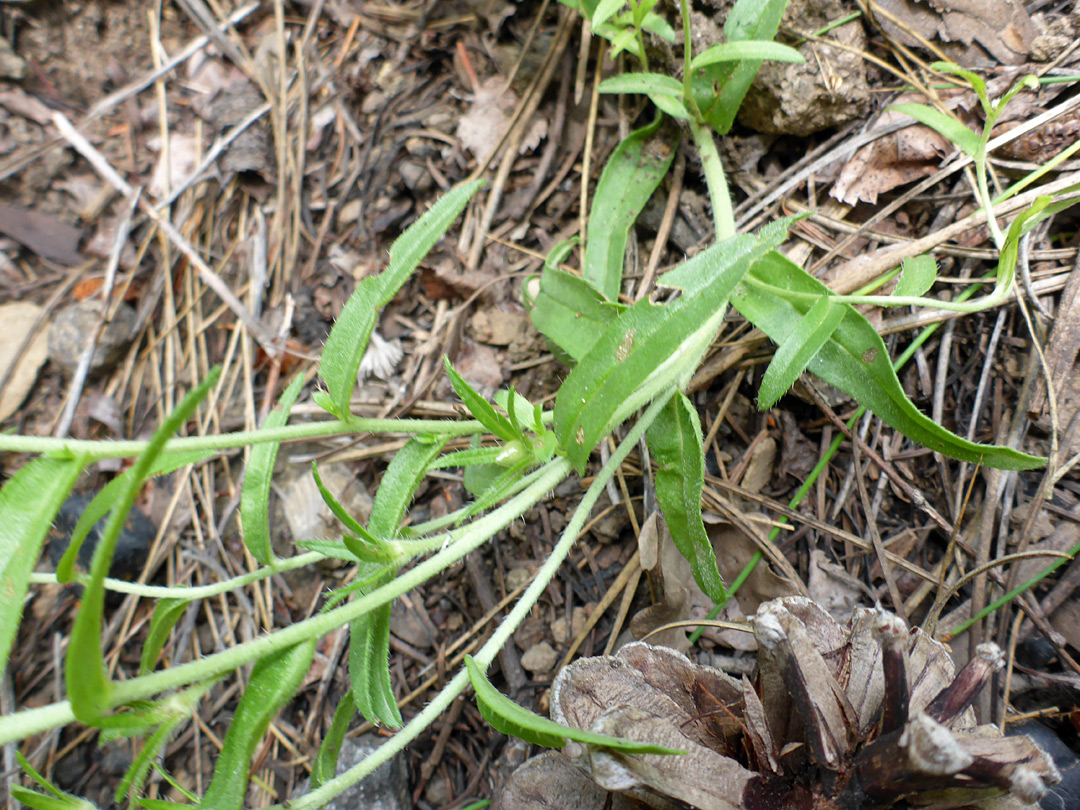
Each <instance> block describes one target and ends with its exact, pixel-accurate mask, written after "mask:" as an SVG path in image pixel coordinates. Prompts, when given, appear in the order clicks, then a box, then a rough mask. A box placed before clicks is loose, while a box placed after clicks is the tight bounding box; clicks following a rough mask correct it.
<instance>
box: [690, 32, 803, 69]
mask: <svg viewBox="0 0 1080 810" xmlns="http://www.w3.org/2000/svg"><path fill="white" fill-rule="evenodd" d="M747 59H749V60H756V61H759V62H760V61H765V60H769V61H773V62H794V63H796V64H801V63H802V62H805V61H806V59H805V58H804V57H803V55H802V54H801V53H799V52H798V51H797V50H795V49H794V48H792V47H790V46H788V45H782V44H780V43H779V42H773V41H772V40H763V41H759V40H750V39H744V40H742V41H739V42H720V43H718V44H716V45H713V46H712V47H710V48H706V49H705V50H704V51H702V52H701V53H699V54H698V55H697V56H695V57H694V59H693V61H691V62H690V69H691V70H698V69H700V68H703V67H708V66H709V65H715V64H717V63H718V62H741V61H743V60H747Z"/></svg>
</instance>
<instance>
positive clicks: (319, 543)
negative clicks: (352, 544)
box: [296, 540, 361, 563]
mask: <svg viewBox="0 0 1080 810" xmlns="http://www.w3.org/2000/svg"><path fill="white" fill-rule="evenodd" d="M296 545H298V546H299V547H300V548H306V549H307V550H308V551H317V552H319V553H320V554H322V555H323V556H324V557H330V558H332V559H335V560H345V561H346V562H351V563H358V562H361V560H360V558H359V557H357V556H356V555H355V554H353V553H352V552H351V551H349V549H348V548H347V547H346V546H345V544H344V543H343V542H335V541H333V540H297V541H296Z"/></svg>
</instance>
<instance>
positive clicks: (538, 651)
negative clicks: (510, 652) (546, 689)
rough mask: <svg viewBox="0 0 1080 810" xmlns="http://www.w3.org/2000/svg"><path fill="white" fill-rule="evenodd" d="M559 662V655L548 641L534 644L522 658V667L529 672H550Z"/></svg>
mask: <svg viewBox="0 0 1080 810" xmlns="http://www.w3.org/2000/svg"><path fill="white" fill-rule="evenodd" d="M558 661H559V654H558V653H557V652H555V650H553V649H552V647H551V645H550V644H548V643H547V642H546V641H541V642H540V643H539V644H534V645H533V646H532V647H529V649H527V650H526V651H525V654H524V655H522V656H521V666H523V667H524V668H525V669H527V670H528V671H529V672H550V671H551V670H553V669H554V668H555V664H557V663H558Z"/></svg>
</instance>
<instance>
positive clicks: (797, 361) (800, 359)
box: [758, 295, 844, 411]
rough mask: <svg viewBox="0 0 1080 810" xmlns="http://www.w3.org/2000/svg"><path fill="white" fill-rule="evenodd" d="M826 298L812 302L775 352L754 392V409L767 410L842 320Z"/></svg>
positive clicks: (835, 305)
mask: <svg viewBox="0 0 1080 810" xmlns="http://www.w3.org/2000/svg"><path fill="white" fill-rule="evenodd" d="M830 298H831V296H827V295H823V296H822V297H821V298H819V299H818V300H817V301H816V302H814V305H813V306H812V307H810V309H808V310H807V311H806V314H805V315H803V316H802V318H801V319H800V320H799V322H798V323H797V324H796V325H795V329H794V330H793V331H792V332H791V334H790V335H788V336H787V338H786V339H785V340H784V342H783V343H781V344H780V347H779V348H778V349H777V350H776V354H775V355H774V356H773V359H772V362H771V363H769V367H768V368H767V369H765V376H764V377H762V379H761V387H760V388H759V389H758V407H759V408H760V409H761V410H763V411H766V410H768V409H769V408H771V407H772V406H773V405H775V404H776V402H777V400H779V399H780V397H782V396H783V395H784V394H786V393H787V392H788V389H789V388H791V386H792V385H794V384H795V380H797V379H798V378H799V375H800V374H802V373H803V369H805V368H806V366H807V364H808V363H809V362H810V361H811V360H812V359H813V357H814V355H816V354H817V353H818V351H819V350H820V349H821V347H822V346H823V345H825V341H826V340H828V339H829V338H830V337H832V334H833V332H835V331H836V327H837V326H839V325H840V321H842V320H843V319H844V310H843V308H842V307H841V306H839V305H837V304H834V303H833V302H832V301H831V300H830Z"/></svg>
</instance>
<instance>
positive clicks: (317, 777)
mask: <svg viewBox="0 0 1080 810" xmlns="http://www.w3.org/2000/svg"><path fill="white" fill-rule="evenodd" d="M355 715H356V699H355V698H353V693H352V690H347V691H346V692H345V694H344V695H342V696H341V700H340V701H338V705H337V708H336V709H335V710H334V719H333V721H332V722H331V723H330V730H329V731H327V732H326V736H325V737H323V741H322V745H320V746H319V753H318V754H316V755H315V761H314V762H313V763H312V765H311V789H312V790H316V789H318V788H320V787H322V786H323V785H325V784H326V783H327V782H329V781H330V780H331V779H333V778H334V777H335V776H337V761H338V754H339V753H341V743H342V742H344V740H345V732H347V731H348V730H349V724H350V723H351V722H352V719H353V717H354V716H355Z"/></svg>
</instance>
